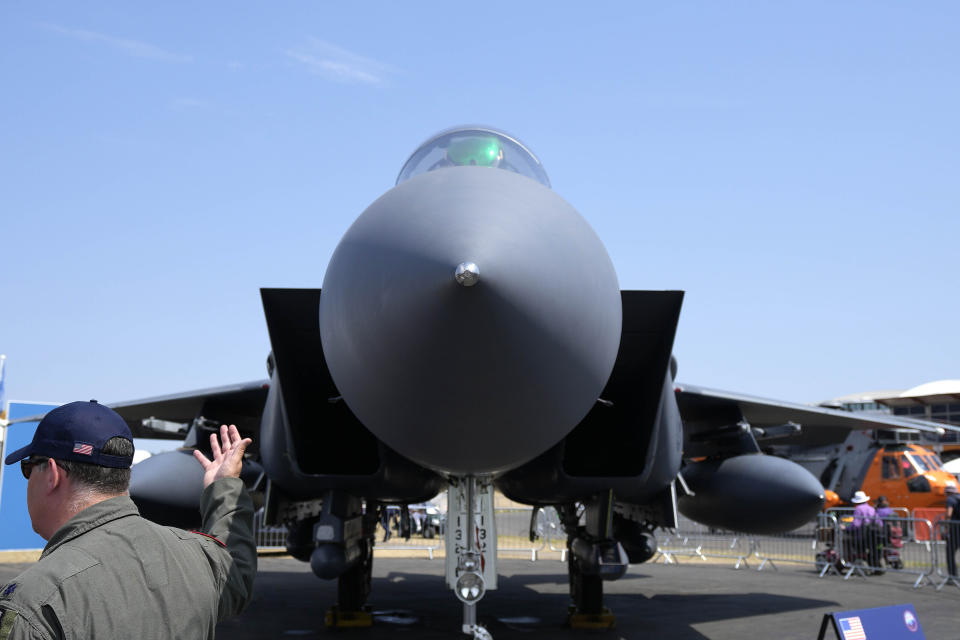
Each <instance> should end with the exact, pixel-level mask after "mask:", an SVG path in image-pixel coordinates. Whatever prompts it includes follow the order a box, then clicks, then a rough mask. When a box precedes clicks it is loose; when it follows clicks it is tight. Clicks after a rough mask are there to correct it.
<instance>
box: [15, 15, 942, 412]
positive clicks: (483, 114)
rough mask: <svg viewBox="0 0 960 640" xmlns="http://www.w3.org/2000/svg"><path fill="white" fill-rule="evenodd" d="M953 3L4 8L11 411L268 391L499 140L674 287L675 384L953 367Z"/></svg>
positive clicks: (916, 377)
mask: <svg viewBox="0 0 960 640" xmlns="http://www.w3.org/2000/svg"><path fill="white" fill-rule="evenodd" d="M958 60H960V5H957V4H955V3H951V2H942V3H937V2H930V3H922V4H914V3H903V2H876V1H871V2H843V3H838V2H784V3H767V4H764V3H753V2H742V3H738V2H723V3H712V2H701V3H686V2H684V3H597V4H595V5H590V6H589V8H588V6H587V5H586V4H584V3H582V2H577V3H545V2H543V3H533V2H530V3H512V2H511V3H508V2H485V3H482V4H478V3H470V4H457V3H439V2H437V3H427V2H421V3H387V2H383V3H336V4H335V3H321V2H278V3H269V4H267V3H262V4H261V3H258V4H254V3H250V4H246V5H245V4H242V3H226V2H211V3H176V2H169V3H152V4H150V3H135V4H134V3H126V2H91V3H67V2H61V3H54V2H49V3H40V2H17V1H9V0H8V1H7V2H5V3H3V4H2V5H0V69H2V77H3V100H2V101H0V150H2V152H0V176H2V189H0V235H2V244H0V251H2V257H3V261H2V265H3V267H2V270H0V293H2V304H3V313H2V314H0V352H2V353H6V354H7V355H8V361H7V368H8V379H7V384H6V390H7V397H8V398H14V399H21V400H50V401H70V400H75V399H86V398H94V397H95V398H98V399H100V400H103V401H118V400H129V399H134V398H140V397H145V396H151V395H157V394H163V393H170V392H175V391H182V390H188V389H193V388H200V387H206V386H216V385H219V384H226V383H230V382H238V381H244V380H252V379H258V378H262V377H265V367H264V360H265V357H266V354H267V352H268V350H269V342H268V339H267V333H266V328H265V323H264V321H263V314H262V309H261V307H260V299H259V291H258V289H259V288H260V287H265V286H267V287H280V286H283V287H316V286H320V284H321V282H322V279H323V274H324V269H325V265H326V263H327V260H328V259H329V257H330V255H331V254H332V252H333V249H334V247H335V246H336V243H337V241H338V240H339V238H340V237H341V236H342V234H343V233H344V232H345V231H346V229H347V227H348V226H349V225H350V223H351V222H352V221H353V219H354V218H355V217H356V216H357V215H359V214H360V213H361V212H362V211H363V210H364V209H365V208H366V206H367V205H369V204H370V203H371V202H373V201H374V200H375V199H376V198H377V197H379V196H380V195H381V194H382V193H383V192H384V191H386V190H387V189H389V188H390V187H391V186H392V185H393V181H394V179H395V177H396V174H397V172H398V171H399V169H400V166H401V165H402V163H403V161H404V160H405V159H406V158H407V156H408V155H409V154H410V153H411V152H412V151H413V150H414V149H415V148H416V147H417V145H419V144H420V143H421V142H422V141H423V140H424V139H426V138H427V137H429V136H430V135H431V134H433V133H435V132H436V131H438V130H440V129H444V128H447V127H449V126H453V125H456V124H463V123H484V124H489V125H492V126H495V127H499V128H502V129H504V130H506V131H508V132H510V133H512V134H514V135H516V136H518V137H519V138H521V139H522V140H523V141H524V142H525V143H527V144H528V145H529V146H530V147H531V148H532V149H533V150H534V151H535V152H536V153H537V154H538V155H539V157H540V159H541V160H542V161H543V163H544V166H545V167H546V169H547V172H548V173H549V175H550V178H551V181H552V183H553V188H554V190H555V191H556V192H557V193H559V194H560V195H561V196H563V197H564V198H566V199H567V200H568V201H569V202H570V203H571V204H573V206H574V207H576V208H577V209H578V210H579V211H580V212H581V214H582V215H583V216H584V217H585V218H586V219H587V220H588V221H589V222H590V223H591V225H593V227H594V228H595V229H596V230H597V233H598V234H599V235H600V237H601V239H602V240H603V241H604V242H605V244H606V246H607V249H608V251H609V253H610V256H611V258H612V259H613V262H614V264H615V266H616V268H617V271H618V275H619V279H620V284H621V286H622V287H624V288H636V289H644V288H647V289H682V290H685V291H686V292H687V297H686V300H685V305H684V311H683V313H682V318H681V323H680V327H679V330H678V334H677V340H676V344H675V353H676V355H677V358H678V360H679V364H680V375H679V379H680V380H681V381H685V382H690V383H696V384H702V385H705V386H712V387H718V388H723V389H730V390H736V391H741V392H747V393H753V394H757V395H763V396H768V397H775V398H783V399H788V400H795V401H801V402H809V401H818V400H822V399H825V398H829V397H834V396H837V395H841V394H846V393H851V392H855V391H863V390H869V389H892V388H907V387H910V386H913V385H916V384H920V383H922V382H925V381H929V380H934V379H941V378H960V370H958V361H960V357H958V356H960V345H958V339H957V317H958V310H960V296H958V295H957V285H956V282H957V278H956V275H957V272H958V268H957V258H956V256H957V250H956V246H957V242H958V238H960V234H958V230H960V222H958V217H957V203H958V195H960V180H958V179H957V167H960V127H958V115H957V114H960V66H958V64H957V61H958Z"/></svg>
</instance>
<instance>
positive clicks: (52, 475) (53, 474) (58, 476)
mask: <svg viewBox="0 0 960 640" xmlns="http://www.w3.org/2000/svg"><path fill="white" fill-rule="evenodd" d="M47 467H48V469H47V471H48V473H47V475H46V478H45V479H46V489H47V493H52V492H53V491H55V490H56V488H57V487H59V486H62V485H63V484H64V483H65V482H66V481H67V474H66V472H65V471H64V470H63V467H61V466H60V465H58V464H57V461H56V460H54V459H53V458H50V459H49V460H47Z"/></svg>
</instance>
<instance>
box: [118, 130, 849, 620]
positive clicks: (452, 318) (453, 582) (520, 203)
mask: <svg viewBox="0 0 960 640" xmlns="http://www.w3.org/2000/svg"><path fill="white" fill-rule="evenodd" d="M260 293H261V297H262V301H263V308H264V313H265V316H266V324H267V330H268V332H269V337H270V343H271V347H272V351H271V352H270V354H269V356H268V358H267V373H268V379H267V380H263V381H257V382H252V383H249V384H241V385H235V386H232V387H222V388H217V389H207V390H201V391H196V392H189V393H183V394H177V395H173V396H166V397H162V398H153V399H147V400H141V401H135V402H127V403H121V404H117V405H113V406H114V408H115V409H117V410H118V411H119V412H120V413H121V415H123V416H124V417H125V418H126V419H127V420H128V422H130V424H131V426H132V427H134V429H135V432H137V433H143V431H144V430H145V429H146V430H147V431H153V432H157V431H158V430H161V431H163V432H165V433H167V434H168V435H169V434H172V435H173V436H174V437H185V446H186V449H189V448H192V447H199V448H201V449H202V448H204V447H205V446H208V445H206V442H207V438H206V435H207V433H208V432H209V431H210V430H211V429H215V428H216V427H217V426H218V425H220V424H224V423H226V424H230V423H233V424H236V425H237V426H238V427H239V428H240V430H241V431H242V432H243V433H244V434H245V435H251V436H252V437H253V438H254V442H255V448H254V449H253V450H252V451H251V454H250V459H249V460H248V461H247V467H246V471H245V478H246V479H247V480H248V484H249V486H250V487H251V488H252V489H253V490H254V492H255V494H256V496H258V499H259V500H260V501H261V502H262V504H263V506H264V509H265V518H266V522H267V523H282V524H285V525H286V526H287V528H288V531H289V536H288V540H287V548H288V549H289V551H290V553H291V554H292V555H293V556H295V557H296V558H299V559H301V560H303V561H307V562H309V563H310V565H311V567H312V569H313V571H314V572H315V573H316V575H317V576H319V577H320V578H324V579H334V578H336V579H338V581H339V583H338V601H337V603H336V606H335V607H334V608H333V609H332V611H331V613H330V614H329V616H328V619H330V620H332V621H333V622H334V623H336V622H337V621H338V620H344V619H351V620H352V621H354V622H355V621H356V619H358V618H360V617H362V615H363V614H362V610H363V606H364V604H365V602H366V601H367V599H368V596H369V592H370V583H371V569H372V563H373V547H374V542H375V540H374V537H375V528H376V525H377V521H378V511H379V510H380V508H381V507H382V506H384V505H408V504H411V503H418V502H423V501H427V500H429V499H431V498H432V497H433V496H435V495H436V494H437V493H438V492H440V491H441V490H444V489H447V490H448V491H449V498H448V502H449V505H450V506H449V509H450V511H449V514H448V516H447V531H446V539H445V544H446V558H447V560H446V562H447V584H448V585H449V587H450V588H451V589H452V590H453V591H454V594H455V595H456V597H457V598H458V599H459V600H461V601H462V602H463V604H464V621H463V629H462V630H463V632H464V633H466V634H468V635H472V636H473V637H475V638H487V637H489V633H488V632H487V631H486V630H485V629H483V627H481V626H480V625H479V624H478V623H477V603H478V601H479V600H480V599H481V598H482V597H483V595H484V593H485V592H486V591H487V590H489V589H493V588H496V548H495V545H496V535H495V531H496V530H495V528H494V523H493V517H494V512H493V506H492V503H493V500H492V498H493V492H494V491H495V490H499V491H501V492H502V493H503V494H505V495H506V496H507V497H509V498H511V499H513V500H516V501H519V502H522V503H525V504H530V505H536V506H547V505H549V506H553V507H555V508H556V509H557V511H558V513H559V514H560V517H561V519H562V522H563V525H564V528H565V531H566V533H567V535H568V541H567V547H568V549H569V554H568V567H569V574H570V585H571V598H572V600H573V605H574V609H575V611H574V613H573V614H572V615H573V619H577V616H581V617H582V616H588V617H589V616H594V617H596V616H604V615H607V614H606V613H605V609H604V607H603V581H605V580H615V579H617V578H619V577H621V576H622V575H624V573H625V572H626V571H627V567H628V564H629V563H637V562H644V561H646V560H649V559H650V558H651V557H653V556H654V554H655V552H656V542H655V540H654V537H653V531H654V530H655V529H656V528H658V527H668V528H669V527H675V526H676V525H677V519H678V510H679V511H682V512H684V513H686V514H688V515H690V516H691V517H694V518H695V519H697V520H699V521H701V522H704V523H706V524H711V525H714V526H722V527H726V528H729V529H732V530H737V531H742V532H747V533H749V532H757V533H768V532H774V531H787V530H790V529H793V528H795V527H797V526H799V525H801V524H803V523H805V522H807V521H809V520H810V519H811V518H812V517H813V516H814V514H816V513H817V511H818V510H819V509H820V508H821V506H822V504H823V499H824V494H823V488H822V486H821V484H820V482H819V481H818V480H817V478H815V477H814V476H813V475H811V474H810V473H809V472H808V471H806V470H805V469H803V468H802V467H801V466H799V465H797V464H794V463H793V462H790V461H789V460H786V459H784V458H781V457H777V456H771V455H764V454H763V453H761V451H760V448H759V447H758V445H757V438H758V437H759V436H760V435H761V434H760V433H759V432H758V431H756V430H754V429H752V428H751V427H750V425H749V424H747V423H746V421H745V419H744V416H743V414H742V412H738V411H736V410H731V409H730V406H728V405H726V404H722V403H721V404H719V405H711V404H710V398H709V394H706V393H699V392H698V391H697V390H692V389H686V390H680V389H678V388H677V387H676V386H675V383H674V377H675V375H676V362H675V361H674V360H673V359H672V356H671V353H672V347H673V341H674V334H675V331H676V327H677V321H678V318H679V314H680V308H681V304H682V300H683V292H681V291H639V290H621V289H620V286H619V283H618V280H617V275H616V273H615V271H614V268H613V264H612V263H611V260H610V258H609V256H608V255H607V252H606V250H605V248H604V246H603V243H602V242H601V240H600V238H599V237H598V236H597V234H596V233H595V232H594V231H593V229H591V227H590V226H589V224H588V223H587V222H586V221H585V220H584V218H583V217H582V216H581V215H580V214H579V213H578V212H577V211H575V210H574V208H573V207H572V206H571V205H570V204H568V203H567V202H566V201H564V199H563V198H561V197H560V196H559V195H557V193H556V192H555V191H553V190H552V188H551V185H550V181H549V179H548V177H547V174H546V172H545V170H544V168H543V165H542V164H541V162H540V160H539V159H538V158H537V157H536V156H535V155H534V154H533V153H532V152H531V151H530V150H529V149H528V148H527V147H526V146H525V145H524V144H523V143H521V142H520V141H519V140H518V139H517V138H515V137H513V136H510V135H508V134H506V133H504V132H502V131H499V130H496V129H493V128H488V127H477V126H469V127H457V128H453V129H449V130H446V131H443V132H441V133H439V134H437V135H435V136H433V137H431V138H429V139H428V140H427V141H426V142H424V143H423V144H422V145H421V146H420V147H419V148H418V149H417V150H416V151H414V153H413V154H412V155H411V156H410V158H409V159H408V160H407V161H406V163H405V164H404V165H403V167H402V169H401V171H400V174H399V177H398V178H397V181H396V185H395V186H394V187H393V188H392V189H390V190H389V191H387V192H386V193H384V194H383V195H382V196H381V197H380V198H378V199H377V200H376V201H375V202H374V203H373V204H371V205H370V206H369V207H368V208H367V209H366V211H364V212H363V213H362V214H361V215H360V216H359V217H358V218H357V219H356V221H355V222H354V223H353V224H352V226H351V227H350V228H349V229H348V230H347V231H346V233H345V234H344V236H343V238H342V240H341V241H340V243H339V245H338V246H337V248H336V250H335V252H334V253H333V256H332V257H331V259H330V262H329V264H328V266H327V269H326V273H325V276H324V279H323V282H322V286H321V287H320V288H316V289H262V290H261V292H260ZM678 393H680V397H681V398H683V399H684V400H685V401H686V404H687V405H688V408H689V410H690V417H689V419H687V420H686V421H685V420H684V416H682V415H681V412H680V408H679V406H678V401H677V398H678ZM693 397H698V398H700V399H701V400H702V402H696V401H693V400H691V398H693ZM824 411H827V410H822V411H821V412H820V413H823V412H824ZM801 413H802V412H801ZM835 413H839V412H835ZM787 414H789V412H787ZM787 414H784V415H783V416H781V415H780V414H778V418H777V420H776V423H777V424H774V425H767V430H766V431H765V432H763V436H764V437H766V436H768V435H772V434H775V433H776V431H777V428H776V427H778V425H779V428H780V430H781V431H782V430H787V431H789V432H791V433H793V432H794V431H795V430H796V428H799V427H798V424H799V422H803V421H805V419H804V420H801V419H800V418H797V421H796V422H795V423H794V422H790V415H787ZM815 414H818V411H817V410H816V409H810V410H809V412H808V413H805V414H803V415H801V418H805V417H808V416H809V415H815ZM834 417H835V418H836V419H837V420H840V419H841V418H844V416H840V417H836V416H834ZM791 425H793V426H791ZM815 426H816V425H815ZM771 427H773V428H771ZM199 487H200V471H199V469H198V468H197V465H196V464H195V463H194V461H193V459H192V456H191V455H190V454H189V451H188V450H186V451H175V452H170V453H165V454H161V455H155V456H153V457H151V458H149V459H147V460H146V461H144V462H143V463H141V464H139V465H137V466H136V468H135V469H134V473H133V482H132V486H131V495H132V496H133V498H134V500H135V501H136V502H137V503H138V504H139V505H140V508H141V510H142V512H143V513H144V515H146V516H147V517H150V518H153V519H155V520H158V521H161V522H167V523H170V524H181V525H182V524H191V522H190V521H191V520H196V519H197V518H198V511H197V503H198V497H199ZM488 531H489V532H490V535H487V532H488Z"/></svg>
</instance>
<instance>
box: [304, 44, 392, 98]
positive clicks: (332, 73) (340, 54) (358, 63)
mask: <svg viewBox="0 0 960 640" xmlns="http://www.w3.org/2000/svg"><path fill="white" fill-rule="evenodd" d="M286 54H287V55H288V56H289V57H291V58H293V59H294V60H296V61H297V62H299V63H301V64H302V65H304V66H305V67H306V68H307V69H308V70H309V71H310V72H311V73H315V74H317V75H320V76H323V77H325V78H327V79H328V80H333V81H335V82H344V83H351V84H367V85H371V86H382V85H384V84H386V80H387V77H388V76H389V75H390V74H392V73H394V72H395V70H394V68H393V67H391V66H390V65H388V64H385V63H383V62H379V61H377V60H374V59H372V58H365V57H363V56H361V55H358V54H356V53H353V52H351V51H347V50H346V49H344V48H342V47H338V46H337V45H335V44H332V43H330V42H326V41H325V40H320V39H318V38H311V39H310V42H309V43H308V45H307V46H305V47H301V48H299V49H288V50H287V51H286Z"/></svg>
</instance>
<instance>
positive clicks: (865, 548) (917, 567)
mask: <svg viewBox="0 0 960 640" xmlns="http://www.w3.org/2000/svg"><path fill="white" fill-rule="evenodd" d="M825 515H826V514H825ZM829 517H831V518H833V520H834V522H833V523H832V524H830V523H828V524H827V525H826V527H833V530H832V532H823V530H821V531H822V533H821V537H822V539H823V540H824V541H825V543H824V544H825V545H827V546H826V547H825V548H823V549H821V550H820V551H819V552H818V554H817V566H818V567H819V568H821V572H820V575H821V577H822V576H823V575H825V574H826V573H828V572H830V571H831V567H832V569H833V570H835V571H836V572H837V573H839V574H842V575H843V578H844V580H849V579H850V578H851V577H852V576H854V575H858V576H861V577H864V578H865V577H867V575H880V574H883V573H886V572H892V573H901V574H907V575H914V576H916V580H915V581H914V583H913V586H914V588H916V587H919V586H921V585H922V584H923V583H925V582H931V584H932V583H933V582H932V577H931V576H932V575H933V574H934V572H935V570H936V548H935V546H934V545H933V544H931V542H930V541H918V540H915V539H913V538H911V537H910V536H908V535H907V534H908V532H909V531H915V530H916V529H917V528H919V527H930V526H931V525H930V521H929V520H925V519H918V518H906V517H887V518H884V519H883V520H882V522H881V523H879V524H878V523H871V522H867V523H863V524H861V525H860V526H857V527H854V526H853V523H852V518H851V519H850V520H851V521H850V522H847V521H846V520H847V519H846V518H843V519H842V520H841V519H837V518H836V516H835V515H834V514H830V515H829ZM828 565H829V566H828Z"/></svg>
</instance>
